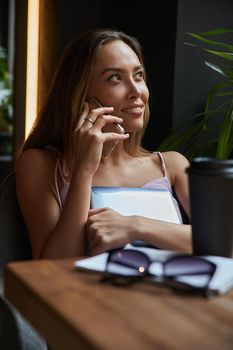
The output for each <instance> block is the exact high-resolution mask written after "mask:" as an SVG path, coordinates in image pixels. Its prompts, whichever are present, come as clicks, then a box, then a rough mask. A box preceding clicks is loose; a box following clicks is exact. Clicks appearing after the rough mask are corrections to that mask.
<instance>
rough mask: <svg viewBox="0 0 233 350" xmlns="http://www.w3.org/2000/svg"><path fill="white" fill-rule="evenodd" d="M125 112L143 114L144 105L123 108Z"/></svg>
mask: <svg viewBox="0 0 233 350" xmlns="http://www.w3.org/2000/svg"><path fill="white" fill-rule="evenodd" d="M123 112H124V113H132V114H141V113H142V112H143V107H133V108H125V109H123Z"/></svg>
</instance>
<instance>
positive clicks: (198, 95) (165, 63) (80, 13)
mask: <svg viewBox="0 0 233 350" xmlns="http://www.w3.org/2000/svg"><path fill="white" fill-rule="evenodd" d="M57 3H58V10H59V18H60V30H59V33H58V36H59V50H60V52H61V51H62V50H63V49H64V47H65V46H66V45H67V44H68V43H69V41H70V40H71V39H73V38H74V37H75V36H76V35H77V34H79V33H80V32H83V31H85V30H88V29H92V28H98V27H110V28H117V29H120V30H123V31H125V32H126V33H127V34H131V35H134V36H136V37H137V38H138V39H139V41H140V43H141V45H142V47H143V49H144V56H145V62H146V67H147V71H148V75H149V78H150V83H151V84H150V88H151V98H150V105H151V119H150V122H149V125H148V128H147V131H146V134H145V137H144V140H143V144H144V146H145V147H147V148H148V149H151V150H154V149H155V148H156V147H157V146H158V145H159V144H160V143H161V142H162V140H163V139H164V138H165V137H166V136H167V135H168V134H169V133H170V132H171V130H172V128H173V127H175V126H176V125H177V124H179V123H180V122H181V121H183V120H185V119H186V118H188V117H190V116H192V115H194V114H195V113H198V112H201V111H203V106H204V103H205V100H206V96H207V92H208V89H209V88H210V87H211V86H212V85H213V84H214V83H216V82H218V81H219V80H220V79H221V77H220V76H219V75H218V74H217V73H215V72H213V71H212V70H211V69H209V68H207V67H206V66H205V65H204V64H203V62H202V60H203V52H201V51H199V50H198V49H196V48H194V47H190V46H187V45H184V41H187V40H188V39H189V38H188V37H187V35H185V32H187V31H193V32H203V31H207V30H210V29H215V28H217V27H230V28H233V1H232V0H157V1H156V2H154V1H144V2H143V1H141V0H140V1H138V0H118V1H110V0H108V1H106V0H99V1H98V0H85V1H76V0H58V1H57Z"/></svg>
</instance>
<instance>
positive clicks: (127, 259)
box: [107, 249, 150, 276]
mask: <svg viewBox="0 0 233 350" xmlns="http://www.w3.org/2000/svg"><path fill="white" fill-rule="evenodd" d="M149 263H150V261H149V259H148V257H147V256H146V255H145V254H144V253H141V252H138V251H136V250H129V249H121V250H116V251H113V252H111V253H110V255H109V258H108V264H107V271H108V272H110V273H117V274H121V275H126V276H141V275H144V274H145V273H146V271H147V269H148V266H149Z"/></svg>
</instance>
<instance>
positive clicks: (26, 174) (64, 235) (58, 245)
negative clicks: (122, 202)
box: [16, 149, 92, 258]
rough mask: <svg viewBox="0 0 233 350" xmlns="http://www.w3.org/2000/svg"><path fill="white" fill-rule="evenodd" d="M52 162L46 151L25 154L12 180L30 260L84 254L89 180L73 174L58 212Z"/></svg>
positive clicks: (89, 178) (86, 177)
mask: <svg viewBox="0 0 233 350" xmlns="http://www.w3.org/2000/svg"><path fill="white" fill-rule="evenodd" d="M54 169H55V160H54V159H53V157H51V155H50V154H49V153H48V152H46V151H39V150H35V149H32V150H28V151H25V152H24V153H23V154H22V155H21V157H20V158H19V161H18V164H17V169H16V174H17V176H16V179H17V183H16V186H17V196H18V200H19V204H20V207H21V210H22V213H23V216H24V219H25V222H26V224H27V228H28V231H29V235H30V239H31V244H32V252H33V257H34V258H62V257H72V256H81V255H84V254H85V237H84V226H85V223H86V219H87V215H88V210H89V205H90V187H91V181H92V177H91V176H87V175H86V176H83V174H82V173H81V172H80V173H79V172H77V173H76V174H75V175H74V176H73V177H72V180H71V184H70V189H69V192H68V195H67V199H66V202H65V205H64V208H63V210H62V212H61V211H60V208H59V205H58V202H57V200H56V198H55V195H54V191H53V184H54Z"/></svg>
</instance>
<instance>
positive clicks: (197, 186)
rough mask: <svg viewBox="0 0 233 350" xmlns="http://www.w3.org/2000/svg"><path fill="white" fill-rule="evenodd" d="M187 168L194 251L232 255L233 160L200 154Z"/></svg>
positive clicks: (196, 252) (194, 252) (203, 253)
mask: <svg viewBox="0 0 233 350" xmlns="http://www.w3.org/2000/svg"><path fill="white" fill-rule="evenodd" d="M186 171H187V173H188V178H189V191H190V208H191V224H192V245H193V254H194V255H218V256H225V257H233V256H232V253H233V160H230V159H227V160H219V159H215V158H207V157H198V158H194V159H193V160H192V161H191V163H190V167H189V168H187V170H186Z"/></svg>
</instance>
